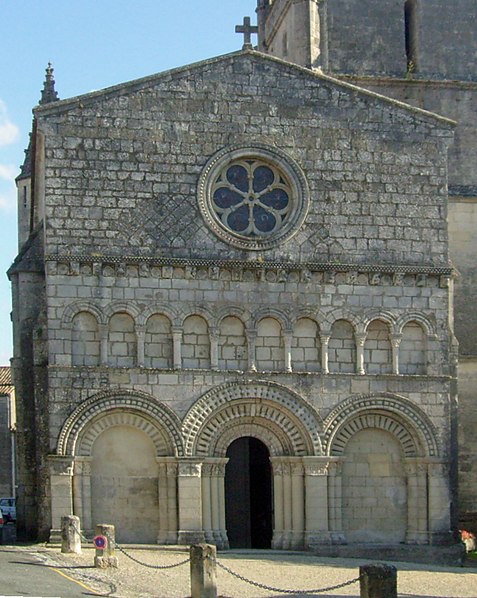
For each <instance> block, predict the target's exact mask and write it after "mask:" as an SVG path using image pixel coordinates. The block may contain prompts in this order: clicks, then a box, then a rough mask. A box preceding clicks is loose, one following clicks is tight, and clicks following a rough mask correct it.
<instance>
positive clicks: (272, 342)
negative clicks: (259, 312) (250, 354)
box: [255, 318, 285, 372]
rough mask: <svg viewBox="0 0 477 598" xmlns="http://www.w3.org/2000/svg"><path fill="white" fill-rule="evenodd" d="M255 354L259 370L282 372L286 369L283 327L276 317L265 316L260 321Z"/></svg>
mask: <svg viewBox="0 0 477 598" xmlns="http://www.w3.org/2000/svg"><path fill="white" fill-rule="evenodd" d="M255 355H256V364H257V370H259V371H264V370H266V371H272V372H280V371H283V370H284V369H285V349H284V345H283V337H282V327H281V325H280V322H279V321H278V320H275V318H263V319H262V320H260V322H259V323H258V326H257V340H256V353H255Z"/></svg>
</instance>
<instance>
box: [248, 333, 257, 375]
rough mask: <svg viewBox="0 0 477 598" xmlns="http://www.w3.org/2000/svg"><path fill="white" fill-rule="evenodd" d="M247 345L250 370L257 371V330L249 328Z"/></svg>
mask: <svg viewBox="0 0 477 598" xmlns="http://www.w3.org/2000/svg"><path fill="white" fill-rule="evenodd" d="M246 335H247V347H248V369H249V371H250V372H256V371H257V362H256V358H255V341H256V340H257V331H256V330H247V331H246Z"/></svg>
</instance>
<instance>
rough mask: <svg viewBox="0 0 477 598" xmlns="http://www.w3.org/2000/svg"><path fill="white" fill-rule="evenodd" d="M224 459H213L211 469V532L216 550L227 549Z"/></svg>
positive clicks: (226, 460) (225, 461)
mask: <svg viewBox="0 0 477 598" xmlns="http://www.w3.org/2000/svg"><path fill="white" fill-rule="evenodd" d="M227 462H228V459H226V458H218V459H214V460H213V463H212V469H211V478H210V482H211V498H212V531H213V538H214V543H215V544H216V545H217V548H220V549H224V548H229V540H228V538H227V530H226V526H225V466H226V464H227Z"/></svg>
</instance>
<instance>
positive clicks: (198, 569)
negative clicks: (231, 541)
mask: <svg viewBox="0 0 477 598" xmlns="http://www.w3.org/2000/svg"><path fill="white" fill-rule="evenodd" d="M190 591H191V598H217V550H216V548H215V546H211V545H210V544H197V545H194V546H191V547H190Z"/></svg>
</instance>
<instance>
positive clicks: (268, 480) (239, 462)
mask: <svg viewBox="0 0 477 598" xmlns="http://www.w3.org/2000/svg"><path fill="white" fill-rule="evenodd" d="M226 456H227V457H228V459H229V461H228V463H227V465H226V468H225V521H226V527H227V536H228V540H229V544H230V547H231V548H270V547H271V544H272V530H273V523H272V468H271V464H270V453H269V451H268V449H267V447H266V446H265V444H263V442H261V441H260V440H258V439H257V438H253V437H251V436H246V437H243V438H238V439H237V440H235V441H234V442H232V444H231V445H230V446H229V448H228V449H227V453H226Z"/></svg>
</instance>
